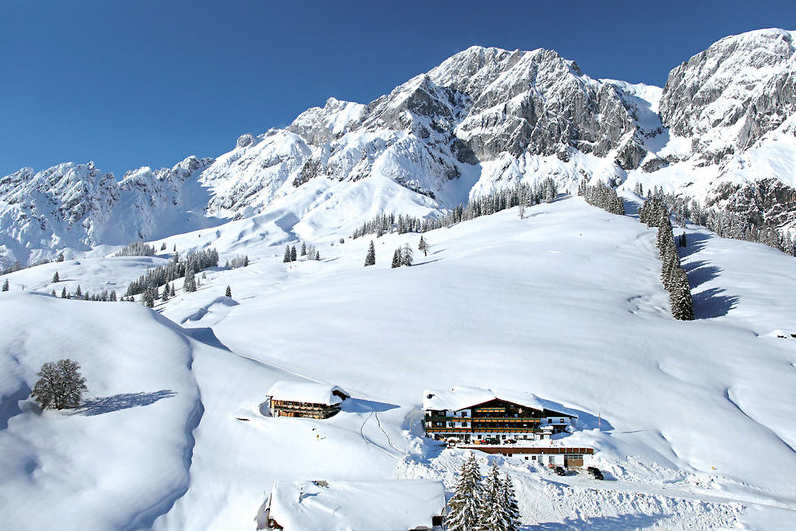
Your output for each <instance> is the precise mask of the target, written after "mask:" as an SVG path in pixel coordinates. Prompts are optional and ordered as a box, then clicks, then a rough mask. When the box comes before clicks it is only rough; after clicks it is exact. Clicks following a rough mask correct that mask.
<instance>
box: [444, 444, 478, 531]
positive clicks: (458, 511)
mask: <svg viewBox="0 0 796 531" xmlns="http://www.w3.org/2000/svg"><path fill="white" fill-rule="evenodd" d="M480 500H481V471H480V470H479V468H478V462H477V461H476V460H475V455H473V454H470V457H469V458H468V459H467V460H466V461H465V462H464V463H463V464H462V469H461V472H460V473H459V480H458V482H457V483H456V487H455V489H454V494H453V497H452V498H451V499H450V501H449V502H448V506H449V507H450V512H449V513H448V515H447V516H446V517H445V525H446V526H447V529H448V531H475V530H477V529H479V527H480V524H481V519H480V514H479V513H480V511H479V502H480Z"/></svg>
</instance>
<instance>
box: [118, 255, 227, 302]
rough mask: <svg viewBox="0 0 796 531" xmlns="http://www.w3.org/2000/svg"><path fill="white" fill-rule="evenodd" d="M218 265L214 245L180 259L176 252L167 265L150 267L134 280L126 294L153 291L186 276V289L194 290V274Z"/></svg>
mask: <svg viewBox="0 0 796 531" xmlns="http://www.w3.org/2000/svg"><path fill="white" fill-rule="evenodd" d="M216 266H218V251H216V250H215V249H214V248H212V247H211V248H210V249H203V250H201V251H195V252H192V253H188V255H187V256H186V257H185V258H184V259H180V256H179V254H178V253H176V252H175V253H174V257H173V258H172V259H171V261H170V262H169V263H168V264H167V265H165V266H160V267H155V268H153V269H150V270H149V271H147V272H146V274H145V275H141V276H140V277H139V278H138V280H134V281H132V282H131V283H130V285H129V286H127V292H126V293H125V296H127V297H129V296H132V295H138V294H139V293H144V292H145V291H147V290H148V289H149V290H150V291H151V289H152V288H155V289H157V288H158V287H160V286H162V285H163V284H166V283H167V282H171V281H172V280H175V279H178V278H180V277H186V278H185V282H186V286H185V287H186V291H193V290H191V289H189V288H190V280H193V275H194V274H195V273H198V272H200V271H202V270H203V269H207V268H209V267H216ZM189 277H190V278H189ZM194 289H195V288H194Z"/></svg>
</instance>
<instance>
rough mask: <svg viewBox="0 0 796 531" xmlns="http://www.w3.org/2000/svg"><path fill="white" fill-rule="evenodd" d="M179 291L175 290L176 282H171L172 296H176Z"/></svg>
mask: <svg viewBox="0 0 796 531" xmlns="http://www.w3.org/2000/svg"><path fill="white" fill-rule="evenodd" d="M176 294H177V293H176V292H175V291H174V282H172V283H171V294H170V295H171V296H172V297H174V296H175V295H176Z"/></svg>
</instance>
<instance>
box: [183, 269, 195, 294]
mask: <svg viewBox="0 0 796 531" xmlns="http://www.w3.org/2000/svg"><path fill="white" fill-rule="evenodd" d="M182 290H183V291H185V292H186V293H190V292H192V291H196V278H194V275H193V271H191V270H190V269H189V270H188V271H186V272H185V280H184V281H183V283H182Z"/></svg>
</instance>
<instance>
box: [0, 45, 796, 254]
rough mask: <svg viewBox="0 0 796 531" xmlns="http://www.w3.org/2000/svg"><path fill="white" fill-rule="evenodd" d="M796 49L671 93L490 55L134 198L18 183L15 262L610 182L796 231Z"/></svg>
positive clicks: (273, 135)
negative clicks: (233, 226) (523, 186)
mask: <svg viewBox="0 0 796 531" xmlns="http://www.w3.org/2000/svg"><path fill="white" fill-rule="evenodd" d="M793 49H794V47H793V33H791V32H787V31H784V30H761V31H757V32H750V33H748V34H743V35H740V36H734V37H728V38H725V39H722V40H721V41H719V42H717V43H716V44H714V45H713V46H711V47H710V48H709V49H708V50H706V51H704V52H701V53H700V54H697V55H696V56H694V57H693V58H691V59H690V60H689V61H688V62H686V63H683V64H682V65H680V66H678V67H677V68H675V69H674V70H672V72H671V73H670V75H669V80H668V82H667V84H666V87H664V89H663V91H661V89H658V88H657V87H651V86H645V85H631V84H628V83H624V82H621V81H613V80H596V79H592V78H590V77H588V76H587V75H585V74H583V73H582V72H581V71H580V69H579V67H578V66H577V64H576V63H575V62H573V61H570V60H567V59H564V58H562V57H561V56H559V55H558V54H557V53H556V52H554V51H551V50H544V49H539V50H534V51H529V52H524V51H519V50H517V51H513V52H512V51H507V50H501V49H498V48H482V47H472V48H469V49H467V50H465V51H463V52H460V53H458V54H456V55H454V56H453V57H451V58H449V59H447V60H446V61H444V62H443V63H442V64H440V65H439V66H437V67H435V68H434V69H432V70H431V71H429V72H428V73H425V74H421V75H419V76H416V77H415V78H413V79H410V80H409V81H407V82H406V83H404V84H402V85H400V86H398V87H396V88H395V89H394V90H393V91H392V92H390V93H389V94H386V95H384V96H382V97H380V98H378V99H376V100H375V101H373V102H371V103H370V104H368V105H362V104H358V103H352V102H344V101H340V100H336V99H334V98H330V99H329V100H328V101H327V102H326V104H325V106H324V107H322V108H321V107H314V108H311V109H309V110H307V111H305V112H304V113H302V114H301V115H299V116H298V117H297V118H296V119H295V120H294V122H293V123H292V124H291V125H290V126H289V127H287V128H286V129H272V130H269V131H267V132H266V133H264V134H261V135H257V136H255V135H251V134H246V135H242V136H241V137H240V138H239V139H238V141H237V143H236V145H235V147H234V149H233V150H232V151H230V152H229V153H226V154H224V155H221V156H220V157H218V158H217V159H215V160H213V159H196V158H194V157H190V158H188V159H186V160H185V161H183V162H181V163H180V164H178V165H177V166H175V167H174V168H172V169H161V170H155V171H153V170H151V169H149V168H142V169H140V170H136V171H133V172H128V174H127V175H125V177H124V178H123V179H122V180H121V181H119V182H116V180H115V178H114V177H113V176H112V175H110V174H103V173H101V172H99V171H98V170H97V169H96V168H94V167H93V165H91V164H88V165H80V164H73V163H68V164H62V165H59V166H55V167H53V168H50V169H48V170H45V171H43V172H39V173H34V172H33V171H32V170H30V169H23V170H20V171H19V172H16V173H14V174H12V175H9V176H6V177H4V178H2V179H0V228H2V236H0V237H2V240H0V255H4V256H5V259H6V262H8V261H13V260H19V261H21V262H23V263H24V262H26V261H30V260H34V259H37V258H41V257H47V256H52V255H53V254H55V253H56V252H58V251H59V250H63V249H66V250H70V249H71V250H74V251H84V250H86V249H89V248H91V247H93V246H95V245H98V244H113V245H118V244H122V243H126V242H128V241H130V240H134V239H138V238H143V239H154V238H159V237H163V236H166V235H168V234H169V233H177V232H185V231H187V230H192V229H194V228H199V227H203V226H207V225H211V224H217V223H220V222H221V221H223V220H225V219H232V218H241V217H249V216H253V215H256V214H258V213H260V212H264V211H267V210H269V209H271V210H273V209H278V210H280V211H281V210H284V211H286V212H287V211H290V214H289V215H287V214H286V215H285V216H284V220H285V221H283V222H282V224H281V225H280V227H283V228H285V229H286V230H293V229H294V228H295V227H297V226H298V228H296V229H295V230H299V229H301V230H311V227H313V226H318V225H319V224H321V223H325V224H331V225H334V226H338V227H345V226H349V225H355V224H358V223H359V222H360V221H362V218H363V217H370V216H372V215H375V214H378V213H380V212H381V211H393V212H395V213H400V212H403V213H412V214H414V215H433V214H434V213H435V212H439V211H440V210H441V209H446V208H450V207H452V206H455V205H457V204H459V203H462V202H466V201H467V200H468V197H470V196H473V195H478V194H480V193H484V192H487V191H489V190H492V189H496V188H500V187H505V186H512V185H513V184H514V183H516V182H518V181H520V180H537V181H538V180H542V179H544V178H547V177H552V178H553V179H555V180H556V182H557V184H558V186H559V189H561V190H564V191H570V192H574V191H575V190H576V188H577V185H578V183H579V182H580V181H582V180H592V179H599V180H604V181H607V182H609V183H611V184H614V185H620V184H622V183H626V184H625V186H629V185H631V184H635V183H636V182H643V183H644V185H645V186H646V187H649V186H651V185H661V186H664V187H666V188H667V189H668V190H669V191H672V192H675V193H681V194H687V195H688V196H690V197H694V198H696V199H698V200H700V201H702V202H705V203H709V204H715V205H719V206H721V207H722V208H729V209H734V210H736V211H739V212H741V211H742V212H745V215H748V216H749V217H750V219H754V220H755V221H758V222H762V223H770V224H776V225H777V226H779V227H784V228H788V227H789V226H792V225H793V223H794V211H795V210H796V208H794V205H793V202H792V196H791V197H790V198H789V194H790V193H791V192H792V188H791V186H792V185H793V183H792V182H790V181H789V180H788V179H787V177H783V176H782V175H781V174H782V173H783V171H782V170H781V169H778V168H780V166H782V165H779V166H777V165H770V167H768V168H767V171H766V172H762V171H758V170H759V169H760V161H761V160H763V161H769V160H770V159H771V157H770V156H769V155H768V151H765V150H766V149H769V147H770V146H771V145H773V144H776V145H777V146H779V145H780V144H782V142H783V138H784V139H785V140H784V142H786V143H787V142H789V141H790V139H793V134H794V130H796V127H794V123H795V122H794V121H795V120H796V118H794V112H793V107H794V90H793V89H794V85H793V83H794V81H793V79H794V76H793V70H794V54H793ZM659 108H660V114H659V113H658V110H659ZM783 149H785V152H787V153H791V152H792V151H794V150H796V145H794V149H791V148H790V147H789V146H788V145H786V146H785V148H783ZM761 150H762V151H761ZM781 152H782V150H780V151H777V153H778V154H780V155H781ZM777 156H779V155H777ZM767 157H768V158H767ZM785 166H787V165H785ZM749 168H753V169H754V171H751V170H750V169H749ZM771 168H773V169H771ZM768 170H770V171H768ZM763 173H764V174H763ZM785 173H786V172H785ZM692 174H693V176H692ZM762 179H773V180H772V181H771V182H768V183H767V184H765V185H760V184H755V183H759V182H761V180H762ZM791 180H792V179H791ZM750 187H752V188H750ZM761 194H762V196H761ZM363 197H367V198H368V199H367V200H363V199H362V198H363ZM789 199H790V202H789ZM308 227H309V228H308Z"/></svg>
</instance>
